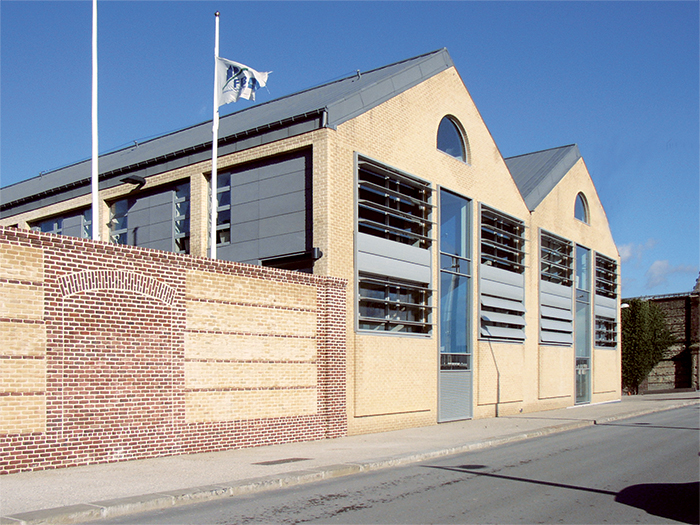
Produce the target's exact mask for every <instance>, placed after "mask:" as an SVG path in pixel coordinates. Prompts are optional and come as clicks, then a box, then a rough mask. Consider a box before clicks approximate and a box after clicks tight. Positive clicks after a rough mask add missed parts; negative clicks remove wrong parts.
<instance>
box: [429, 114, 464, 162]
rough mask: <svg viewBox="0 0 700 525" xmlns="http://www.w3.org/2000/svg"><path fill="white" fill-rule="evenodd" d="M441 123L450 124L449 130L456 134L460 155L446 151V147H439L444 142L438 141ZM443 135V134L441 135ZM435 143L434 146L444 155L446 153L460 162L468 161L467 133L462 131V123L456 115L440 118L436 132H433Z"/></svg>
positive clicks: (441, 127)
mask: <svg viewBox="0 0 700 525" xmlns="http://www.w3.org/2000/svg"><path fill="white" fill-rule="evenodd" d="M443 125H451V126H452V127H451V128H450V129H451V130H454V131H455V133H456V136H457V139H458V141H459V146H460V150H461V155H459V156H457V155H453V154H452V153H450V152H449V151H448V149H449V148H447V147H441V145H442V146H444V142H443V143H442V144H441V141H440V130H441V129H443ZM443 136H444V135H443ZM435 143H436V148H437V150H438V151H440V152H442V153H444V154H445V155H448V156H450V157H452V158H453V159H457V160H459V161H460V162H463V163H465V164H468V163H469V143H468V141H467V135H466V133H465V132H464V129H463V127H462V124H461V123H460V122H459V120H457V118H456V117H454V116H452V115H445V116H444V117H442V118H441V119H440V123H439V124H438V128H437V133H436V134H435Z"/></svg>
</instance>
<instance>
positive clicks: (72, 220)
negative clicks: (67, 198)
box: [62, 213, 83, 237]
mask: <svg viewBox="0 0 700 525" xmlns="http://www.w3.org/2000/svg"><path fill="white" fill-rule="evenodd" d="M82 232H83V214H82V213H77V214H74V215H69V216H67V217H63V231H62V233H63V235H67V236H69V237H82V234H83V233H82Z"/></svg>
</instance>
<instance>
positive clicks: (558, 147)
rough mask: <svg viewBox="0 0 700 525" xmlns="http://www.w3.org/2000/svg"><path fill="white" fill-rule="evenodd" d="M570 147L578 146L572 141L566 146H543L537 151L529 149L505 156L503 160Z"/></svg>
mask: <svg viewBox="0 0 700 525" xmlns="http://www.w3.org/2000/svg"><path fill="white" fill-rule="evenodd" d="M571 147H576V148H578V144H577V143H575V142H574V143H573V144H567V145H566V146H555V147H553V148H545V149H541V150H537V151H531V152H530V153H521V154H520V155H513V156H512V157H505V158H504V159H503V160H511V159H517V158H519V157H526V156H528V155H536V154H537V153H545V152H547V151H554V150H556V149H564V148H571Z"/></svg>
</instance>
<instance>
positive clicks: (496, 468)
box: [99, 405, 700, 524]
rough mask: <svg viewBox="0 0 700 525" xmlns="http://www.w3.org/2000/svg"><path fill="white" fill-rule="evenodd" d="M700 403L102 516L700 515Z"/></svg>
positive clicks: (680, 518)
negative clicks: (436, 456)
mask: <svg viewBox="0 0 700 525" xmlns="http://www.w3.org/2000/svg"><path fill="white" fill-rule="evenodd" d="M699 427H700V406H697V405H696V406H692V407H685V408H680V409H676V410H670V411H666V412H660V413H656V414H651V415H647V416H644V417H640V418H635V419H627V420H621V421H619V422H615V423H608V424H603V425H596V426H594V427H587V428H584V429H580V430H575V431H571V432H565V433H561V434H555V435H552V436H548V437H542V438H537V439H533V440H529V441H524V442H519V443H514V444H512V445H506V446H500V447H495V448H491V449H486V450H481V451H477V452H471V453H467V454H460V455H454V456H448V457H445V458H441V459H440V460H437V461H430V462H426V463H420V464H416V465H411V466H407V467H401V468H394V469H386V470H381V471H375V472H371V473H367V474H360V475H356V476H348V477H343V478H338V479H336V480H331V481H328V482H322V483H314V484H309V485H304V486H301V487H296V488H293V489H287V490H279V491H274V492H273V491H271V492H264V493H259V494H254V495H251V496H246V497H235V498H228V499H224V500H216V501H212V502H208V503H202V504H196V505H189V506H186V507H178V508H174V509H167V510H161V511H154V512H150V513H143V514H138V515H129V516H123V517H121V518H118V519H113V520H104V521H101V522H99V523H102V524H107V523H109V524H116V523H140V524H205V523H211V524H248V523H286V524H287V523H353V524H360V523H591V524H592V523H615V524H622V523H698V492H699V491H700V484H699V483H698V481H699V471H700V465H699V457H698V456H699V436H700V432H699V430H700V428H699Z"/></svg>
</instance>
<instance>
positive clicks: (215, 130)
mask: <svg viewBox="0 0 700 525" xmlns="http://www.w3.org/2000/svg"><path fill="white" fill-rule="evenodd" d="M214 16H215V17H216V31H215V37H214V120H213V122H212V135H213V141H212V146H211V240H210V243H211V248H210V252H209V253H210V257H211V258H212V259H216V220H217V208H218V207H219V200H218V199H217V195H216V190H217V182H218V181H217V166H216V165H217V157H218V150H219V86H218V82H217V75H216V68H217V64H216V59H217V57H218V56H219V12H218V11H217V12H216V13H215V15H214Z"/></svg>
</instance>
